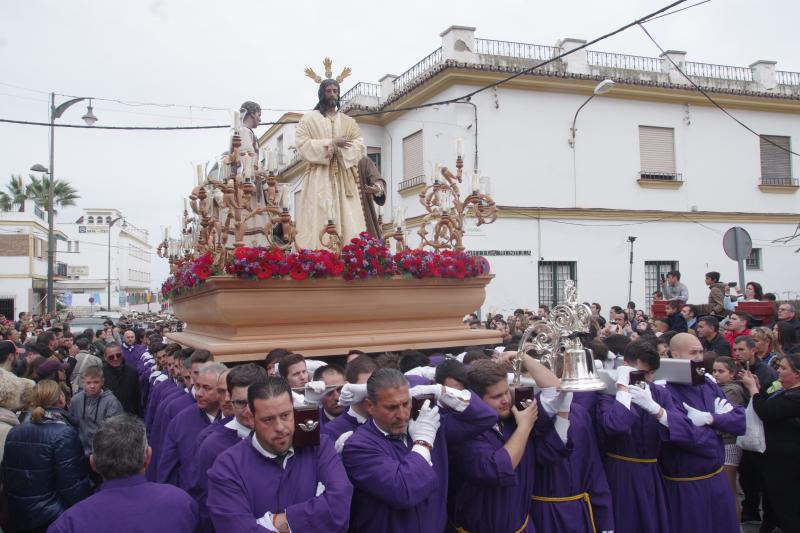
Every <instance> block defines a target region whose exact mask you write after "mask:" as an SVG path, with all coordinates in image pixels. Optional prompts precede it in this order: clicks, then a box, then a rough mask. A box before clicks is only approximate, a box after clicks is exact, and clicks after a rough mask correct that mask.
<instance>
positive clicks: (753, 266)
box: [744, 248, 762, 270]
mask: <svg viewBox="0 0 800 533" xmlns="http://www.w3.org/2000/svg"><path fill="white" fill-rule="evenodd" d="M744 264H745V268H747V270H761V269H762V266H761V248H752V249H751V250H750V255H748V256H747V259H745V261H744Z"/></svg>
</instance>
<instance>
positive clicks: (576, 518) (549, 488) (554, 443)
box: [531, 403, 614, 533]
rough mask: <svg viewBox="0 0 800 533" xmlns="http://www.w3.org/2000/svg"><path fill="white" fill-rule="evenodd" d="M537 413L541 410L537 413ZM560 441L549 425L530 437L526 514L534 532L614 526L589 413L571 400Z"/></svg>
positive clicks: (584, 531) (586, 532)
mask: <svg viewBox="0 0 800 533" xmlns="http://www.w3.org/2000/svg"><path fill="white" fill-rule="evenodd" d="M540 416H546V415H544V413H541V414H540ZM569 422H570V426H569V431H568V432H567V443H566V445H565V444H564V443H563V442H562V441H561V438H560V437H559V435H558V434H557V433H556V432H555V431H550V432H547V433H545V434H544V435H542V436H541V437H540V438H539V437H537V438H534V439H533V441H534V444H535V449H536V469H535V477H534V487H533V498H532V501H531V518H532V519H533V523H534V525H535V526H536V530H537V531H540V532H544V533H547V532H550V531H569V532H570V533H594V532H595V531H597V532H600V531H612V530H614V511H613V509H612V507H611V491H610V490H609V488H608V482H607V481H606V474H605V472H604V471H603V463H602V461H601V460H600V453H599V452H598V448H597V438H596V436H595V434H594V430H593V428H592V419H591V417H590V416H589V413H587V412H586V410H585V409H584V408H583V407H582V406H581V405H580V404H576V403H573V404H572V406H571V407H570V412H569Z"/></svg>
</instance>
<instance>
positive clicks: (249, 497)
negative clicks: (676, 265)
mask: <svg viewBox="0 0 800 533" xmlns="http://www.w3.org/2000/svg"><path fill="white" fill-rule="evenodd" d="M291 392H292V391H291V389H290V388H289V385H288V384H287V383H286V382H285V381H284V380H282V379H280V378H275V377H269V378H267V379H266V380H265V381H264V382H263V383H257V384H253V385H251V386H250V388H249V389H248V391H247V400H248V404H249V407H250V412H251V413H252V414H253V420H254V432H253V434H252V436H250V437H248V438H245V439H243V440H241V441H240V442H239V443H237V444H236V445H234V446H233V447H232V448H229V449H228V450H226V451H225V452H223V453H222V454H221V455H220V456H219V458H218V459H217V460H216V461H215V462H214V466H212V467H211V469H210V470H209V471H208V511H209V514H210V515H211V520H212V522H213V524H214V527H215V528H216V530H217V531H220V532H227V531H231V532H232V531H237V532H238V531H253V532H256V531H263V530H264V528H265V529H266V530H270V531H278V532H281V533H283V532H288V531H295V532H305V531H329V532H332V533H336V532H342V533H344V532H346V531H347V526H348V519H349V516H350V500H351V498H352V494H353V487H352V485H351V484H350V482H349V481H348V479H347V474H346V473H345V471H344V468H343V467H342V462H341V460H340V459H339V457H338V456H337V455H336V451H335V450H334V449H333V445H332V444H331V442H330V441H329V440H328V438H327V437H326V436H325V435H322V436H321V437H320V442H319V444H318V445H310V446H303V447H295V446H294V445H293V437H294V432H295V421H294V410H293V408H292V394H291Z"/></svg>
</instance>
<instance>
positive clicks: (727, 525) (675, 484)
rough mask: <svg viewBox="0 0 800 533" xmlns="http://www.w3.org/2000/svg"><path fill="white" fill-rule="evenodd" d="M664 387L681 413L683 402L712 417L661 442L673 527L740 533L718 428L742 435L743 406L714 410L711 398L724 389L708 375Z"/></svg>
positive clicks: (694, 532) (690, 532)
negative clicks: (707, 423)
mask: <svg viewBox="0 0 800 533" xmlns="http://www.w3.org/2000/svg"><path fill="white" fill-rule="evenodd" d="M667 390H668V391H669V393H670V394H671V395H672V399H673V401H674V403H675V407H676V409H679V410H680V411H681V412H682V413H686V410H685V409H684V408H683V403H684V402H686V404H687V405H690V406H691V407H694V408H695V409H699V410H700V411H706V412H709V413H711V414H712V416H713V417H714V423H713V424H711V425H710V426H700V427H697V426H695V425H694V424H691V423H690V424H691V425H690V426H689V427H690V430H689V433H688V434H687V435H686V436H685V438H684V439H681V440H680V441H678V440H673V441H672V442H665V443H664V445H663V446H662V448H661V455H660V456H659V464H660V465H661V471H662V473H663V475H664V487H665V489H666V494H667V503H668V504H669V512H670V526H671V527H672V531H680V532H681V533H709V532H711V531H713V532H714V533H738V532H739V521H738V520H737V519H736V506H735V504H734V495H733V491H732V490H731V486H730V484H729V483H728V479H727V477H726V476H725V473H724V472H723V471H722V465H723V464H724V463H725V448H724V446H723V444H722V437H720V434H719V432H722V433H730V434H731V435H737V436H738V435H744V432H745V417H744V409H743V408H742V407H741V406H738V405H736V406H733V410H732V411H730V412H729V413H725V414H722V415H718V414H714V400H715V399H716V398H722V399H725V393H724V392H722V389H720V388H719V386H717V384H716V383H714V382H712V381H711V379H710V378H707V379H706V382H705V383H704V384H702V385H682V384H676V383H668V384H667ZM731 405H733V404H731ZM670 425H671V421H670Z"/></svg>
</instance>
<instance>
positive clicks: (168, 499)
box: [47, 414, 197, 533]
mask: <svg viewBox="0 0 800 533" xmlns="http://www.w3.org/2000/svg"><path fill="white" fill-rule="evenodd" d="M93 445H94V446H93V450H92V455H91V456H90V457H89V463H90V465H91V466H92V468H93V469H94V470H95V471H96V472H97V473H98V474H100V475H101V476H102V477H103V484H102V485H100V489H99V490H98V492H96V493H95V494H93V495H92V496H89V497H88V498H87V499H85V500H83V501H82V502H79V503H77V504H75V505H73V506H72V507H70V508H69V509H67V510H66V511H65V512H64V513H63V514H62V515H61V516H59V517H58V519H57V520H56V521H55V522H53V524H52V525H51V526H50V527H49V528H48V530H47V531H48V532H49V533H83V532H85V531H169V532H170V533H193V532H194V531H195V528H196V527H197V504H196V503H195V502H194V500H192V498H190V497H189V495H187V494H186V493H185V492H183V491H182V490H180V489H177V488H175V487H173V486H171V485H160V484H157V483H150V482H148V481H147V480H146V479H145V478H144V469H145V467H146V466H147V462H148V461H149V460H150V448H149V447H148V446H147V436H146V434H145V428H144V424H143V423H142V421H141V420H139V419H138V418H137V417H135V416H132V415H127V414H123V415H117V416H114V417H111V418H107V419H106V420H104V421H103V423H102V424H101V425H100V428H99V429H98V430H97V433H95V435H94V441H93Z"/></svg>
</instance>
